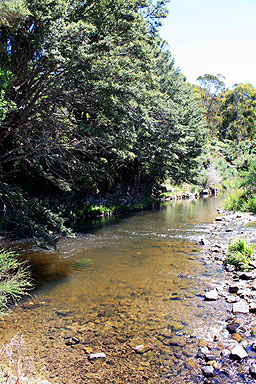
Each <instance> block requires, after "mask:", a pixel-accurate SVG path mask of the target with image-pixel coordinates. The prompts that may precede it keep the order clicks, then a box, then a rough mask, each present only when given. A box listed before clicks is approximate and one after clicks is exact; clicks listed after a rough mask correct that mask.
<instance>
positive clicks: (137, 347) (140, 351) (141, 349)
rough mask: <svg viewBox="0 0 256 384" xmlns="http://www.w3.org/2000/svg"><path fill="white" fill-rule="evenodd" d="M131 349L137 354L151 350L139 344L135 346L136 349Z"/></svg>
mask: <svg viewBox="0 0 256 384" xmlns="http://www.w3.org/2000/svg"><path fill="white" fill-rule="evenodd" d="M133 349H134V351H135V352H137V353H145V352H147V351H149V350H150V349H151V348H150V346H148V345H144V344H140V345H136V347H134V348H133Z"/></svg>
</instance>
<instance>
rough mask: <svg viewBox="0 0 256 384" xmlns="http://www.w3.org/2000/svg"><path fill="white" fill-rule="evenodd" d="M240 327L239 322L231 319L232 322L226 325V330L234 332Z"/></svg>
mask: <svg viewBox="0 0 256 384" xmlns="http://www.w3.org/2000/svg"><path fill="white" fill-rule="evenodd" d="M239 327H240V324H239V323H237V322H236V321H233V322H232V323H229V324H228V325H227V330H228V331H229V332H230V333H235V332H236V330H237V329H238V328H239Z"/></svg>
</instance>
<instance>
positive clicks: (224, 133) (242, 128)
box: [219, 84, 256, 143]
mask: <svg viewBox="0 0 256 384" xmlns="http://www.w3.org/2000/svg"><path fill="white" fill-rule="evenodd" d="M220 114H221V116H222V121H221V124H220V125H219V137H220V139H221V140H224V139H228V140H235V141H236V142H237V143H238V142H242V141H244V140H251V139H254V138H255V136H256V89H255V88H254V87H253V86H252V85H251V84H238V85H235V86H234V88H233V89H231V90H228V91H226V92H224V93H223V102H222V106H221V109H220Z"/></svg>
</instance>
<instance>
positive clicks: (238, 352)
mask: <svg viewBox="0 0 256 384" xmlns="http://www.w3.org/2000/svg"><path fill="white" fill-rule="evenodd" d="M247 356H248V354H247V352H246V351H245V349H244V348H243V347H242V346H241V345H236V346H235V347H234V348H233V349H232V351H231V354H230V357H232V358H233V359H235V360H242V359H244V358H245V357H247Z"/></svg>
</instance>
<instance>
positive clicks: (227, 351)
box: [221, 349, 230, 357]
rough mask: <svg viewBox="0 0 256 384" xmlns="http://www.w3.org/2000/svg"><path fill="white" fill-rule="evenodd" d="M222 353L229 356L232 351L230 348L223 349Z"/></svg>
mask: <svg viewBox="0 0 256 384" xmlns="http://www.w3.org/2000/svg"><path fill="white" fill-rule="evenodd" d="M221 355H222V356H223V357H229V355H230V351H229V350H228V349H223V351H221Z"/></svg>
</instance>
